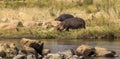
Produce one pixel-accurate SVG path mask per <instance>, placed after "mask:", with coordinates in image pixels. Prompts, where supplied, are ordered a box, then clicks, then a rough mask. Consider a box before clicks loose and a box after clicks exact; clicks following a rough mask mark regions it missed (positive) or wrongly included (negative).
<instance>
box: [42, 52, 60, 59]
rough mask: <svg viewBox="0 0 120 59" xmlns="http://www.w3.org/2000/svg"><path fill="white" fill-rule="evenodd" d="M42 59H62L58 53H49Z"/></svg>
mask: <svg viewBox="0 0 120 59" xmlns="http://www.w3.org/2000/svg"><path fill="white" fill-rule="evenodd" d="M43 59H62V57H61V56H60V54H58V53H55V54H52V53H50V54H48V55H47V56H45V57H44V58H43Z"/></svg>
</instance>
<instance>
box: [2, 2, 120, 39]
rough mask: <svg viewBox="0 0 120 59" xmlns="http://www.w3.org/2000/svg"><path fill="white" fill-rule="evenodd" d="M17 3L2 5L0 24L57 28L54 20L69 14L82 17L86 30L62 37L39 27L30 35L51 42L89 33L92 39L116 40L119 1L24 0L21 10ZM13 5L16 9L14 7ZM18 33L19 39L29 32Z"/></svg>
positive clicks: (117, 34) (118, 21) (119, 15)
mask: <svg viewBox="0 0 120 59" xmlns="http://www.w3.org/2000/svg"><path fill="white" fill-rule="evenodd" d="M53 2H54V3H53ZM17 3H18V2H14V3H13V2H12V3H9V2H8V4H4V3H3V4H4V5H5V6H6V7H4V6H3V7H1V9H0V14H1V15H0V19H1V20H0V22H3V21H4V19H6V18H7V20H8V21H7V22H10V21H11V20H20V21H22V22H23V23H24V22H27V21H35V22H52V24H56V22H55V21H54V19H55V17H57V16H59V15H60V14H62V13H69V14H72V15H74V16H75V17H81V18H83V19H84V20H85V21H86V27H87V29H85V30H75V31H73V30H71V31H70V32H66V31H64V32H63V33H59V32H57V31H49V29H42V28H41V26H40V27H37V26H36V27H33V28H32V29H31V31H32V32H33V33H34V35H36V36H38V37H46V38H51V37H56V36H64V35H67V34H68V33H69V34H71V35H68V36H66V37H71V38H77V36H78V35H84V36H85V35H86V36H87V35H91V33H92V35H93V36H94V35H103V34H108V33H112V34H114V35H115V36H116V37H119V30H120V8H119V6H120V3H119V0H108V1H106V0H89V1H87V0H77V1H74V2H72V3H71V2H67V1H53V0H52V1H51V0H40V1H39V0H36V1H32V0H29V1H28V0H27V1H26V3H25V4H26V5H24V6H23V5H21V4H17ZM40 3H41V4H40ZM10 4H13V5H10ZM14 4H17V5H16V6H14ZM0 5H1V4H0ZM63 6H64V7H63ZM17 33H18V35H21V34H22V35H23V34H25V35H26V34H29V30H28V29H26V31H22V29H21V30H20V32H17ZM42 33H43V34H42ZM72 33H74V34H72ZM81 33H82V34H81ZM5 34H6V33H5ZM14 35H15V33H14Z"/></svg>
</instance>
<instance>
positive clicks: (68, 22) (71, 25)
mask: <svg viewBox="0 0 120 59" xmlns="http://www.w3.org/2000/svg"><path fill="white" fill-rule="evenodd" d="M68 16H69V17H68ZM67 17H68V18H67ZM61 18H62V21H61ZM63 18H64V19H63ZM55 20H57V21H61V23H60V24H58V25H57V27H56V28H57V30H58V31H63V30H64V29H65V30H66V31H69V29H80V28H84V29H85V28H86V27H85V21H84V20H83V19H82V18H78V17H74V16H73V17H72V16H71V17H70V15H69V14H62V15H60V16H59V17H58V18H56V19H55Z"/></svg>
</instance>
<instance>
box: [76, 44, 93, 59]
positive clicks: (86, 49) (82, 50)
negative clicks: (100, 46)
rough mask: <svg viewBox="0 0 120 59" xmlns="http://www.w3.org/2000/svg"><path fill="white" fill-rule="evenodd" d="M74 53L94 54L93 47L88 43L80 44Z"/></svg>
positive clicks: (82, 54) (79, 54)
mask: <svg viewBox="0 0 120 59" xmlns="http://www.w3.org/2000/svg"><path fill="white" fill-rule="evenodd" d="M76 54H77V55H78V56H84V57H86V56H92V55H94V54H95V48H93V47H91V46H88V45H81V46H79V47H78V48H77V49H76Z"/></svg>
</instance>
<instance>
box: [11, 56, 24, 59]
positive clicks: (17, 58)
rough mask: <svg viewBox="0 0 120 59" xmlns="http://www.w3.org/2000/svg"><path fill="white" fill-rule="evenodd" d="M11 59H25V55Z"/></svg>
mask: <svg viewBox="0 0 120 59" xmlns="http://www.w3.org/2000/svg"><path fill="white" fill-rule="evenodd" d="M13 59H26V56H25V55H17V56H15V57H13Z"/></svg>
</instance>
